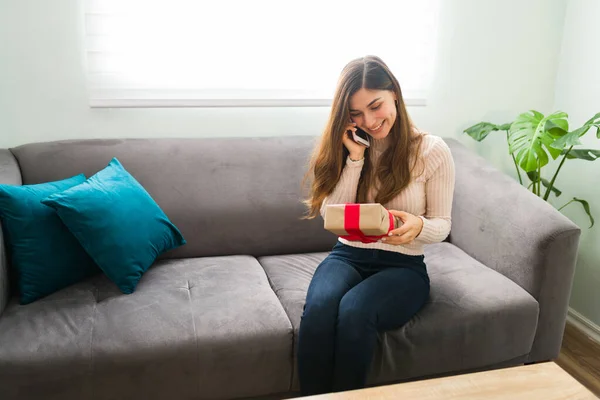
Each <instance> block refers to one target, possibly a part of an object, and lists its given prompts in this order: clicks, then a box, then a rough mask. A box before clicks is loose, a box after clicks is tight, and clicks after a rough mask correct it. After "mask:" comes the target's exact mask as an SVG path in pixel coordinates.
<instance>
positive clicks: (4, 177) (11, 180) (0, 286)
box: [0, 149, 22, 315]
mask: <svg viewBox="0 0 600 400" xmlns="http://www.w3.org/2000/svg"><path fill="white" fill-rule="evenodd" d="M0 183H3V184H9V185H21V184H22V181H21V171H20V169H19V164H17V160H16V159H15V157H14V156H13V155H12V153H11V152H10V150H6V149H0ZM9 297H10V279H9V276H8V259H7V255H6V244H5V240H4V234H3V231H2V228H1V225H0V315H2V312H3V311H4V309H5V308H6V304H7V303H8V299H9Z"/></svg>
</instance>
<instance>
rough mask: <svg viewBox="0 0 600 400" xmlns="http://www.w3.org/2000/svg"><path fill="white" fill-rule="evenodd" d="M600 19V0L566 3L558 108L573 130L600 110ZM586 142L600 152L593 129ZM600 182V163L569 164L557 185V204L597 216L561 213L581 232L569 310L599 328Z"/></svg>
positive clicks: (598, 142) (569, 211)
mask: <svg viewBox="0 0 600 400" xmlns="http://www.w3.org/2000/svg"><path fill="white" fill-rule="evenodd" d="M599 15H600V1H598V0H569V1H568V7H567V14H566V20H565V29H564V35H563V42H562V49H561V55H560V64H559V65H560V66H559V70H558V76H557V80H556V96H555V99H554V109H555V110H562V111H565V112H567V113H568V114H569V125H570V129H575V128H578V127H580V126H581V125H582V124H583V123H584V122H585V121H587V120H588V119H589V118H591V117H592V116H593V115H595V114H596V113H598V112H600V51H598V49H599V48H600V30H598V23H597V22H598V16H599ZM582 142H583V144H584V145H585V147H587V148H596V149H600V140H598V139H597V138H596V130H595V129H593V130H592V131H591V132H588V133H587V135H586V136H585V137H584V138H583V140H582ZM554 164H556V163H554ZM555 167H556V165H554V168H552V171H554V170H555ZM599 183H600V161H594V162H587V161H579V160H573V161H570V160H569V161H568V162H566V163H565V165H564V166H563V168H562V169H561V172H560V174H559V178H558V179H557V181H556V186H557V187H558V188H560V189H561V190H563V194H562V195H561V196H560V197H559V198H558V199H556V200H554V201H553V203H554V204H556V205H557V206H559V207H560V206H562V205H563V204H565V203H566V202H567V201H569V200H570V199H572V198H573V197H578V198H583V199H586V200H588V201H589V203H590V207H591V209H592V213H593V215H594V217H595V220H596V225H594V227H593V228H592V229H588V226H589V220H588V217H587V215H586V214H585V213H584V211H583V209H582V208H581V206H579V205H578V204H570V205H569V206H567V207H565V208H564V209H563V212H564V214H565V215H567V216H568V217H569V218H571V219H572V220H573V221H575V222H576V223H577V224H578V225H579V226H580V227H581V228H582V236H581V243H580V251H579V260H578V262H577V269H576V271H575V281H574V284H573V291H572V295H571V308H573V309H574V310H576V311H577V312H579V313H580V314H582V315H583V316H584V317H586V318H588V319H589V320H590V321H592V322H593V323H594V324H596V325H597V326H600V246H599V244H600V186H599ZM559 199H560V200H559Z"/></svg>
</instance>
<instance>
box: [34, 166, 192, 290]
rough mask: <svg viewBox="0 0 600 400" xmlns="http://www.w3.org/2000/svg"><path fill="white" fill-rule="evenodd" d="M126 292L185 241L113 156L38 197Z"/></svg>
mask: <svg viewBox="0 0 600 400" xmlns="http://www.w3.org/2000/svg"><path fill="white" fill-rule="evenodd" d="M42 203H43V204H45V205H47V206H50V207H52V208H53V209H55V210H56V212H57V213H58V215H59V217H60V218H61V220H62V221H63V222H64V224H65V225H66V226H67V227H68V228H69V230H70V231H71V232H72V233H73V234H74V235H75V237H76V238H77V240H79V243H81V245H82V246H83V248H84V249H85V250H86V251H87V252H88V254H89V255H90V256H91V257H92V259H93V260H94V261H95V262H96V264H98V266H99V267H100V269H102V271H104V273H105V274H106V276H108V278H109V279H110V280H111V281H113V282H114V283H115V284H116V285H117V286H118V287H119V289H120V290H121V292H123V293H126V294H129V293H133V292H134V291H135V288H136V286H137V284H138V282H139V280H140V279H141V277H142V275H143V274H144V273H145V272H146V271H147V270H148V268H150V266H151V265H152V263H154V261H155V260H156V258H157V257H158V256H159V255H160V254H161V253H164V252H166V251H168V250H171V249H174V248H176V247H179V246H181V245H183V244H185V243H186V241H185V239H184V238H183V236H182V235H181V233H180V232H179V230H178V229H177V227H176V226H175V225H173V223H171V221H170V220H169V218H167V216H166V215H165V213H164V212H163V211H162V210H161V209H160V207H159V206H158V204H156V202H155V201H154V200H153V199H152V197H150V195H149V194H148V192H146V190H145V189H144V188H143V187H142V185H141V184H140V183H139V182H138V181H137V180H136V179H135V178H134V177H133V176H132V175H131V174H130V173H129V172H127V171H126V170H125V168H123V166H122V165H121V163H120V162H119V161H118V160H117V159H116V158H113V159H112V161H111V162H110V163H109V164H108V166H107V167H106V168H104V169H103V170H101V171H100V172H98V173H97V174H95V175H93V176H92V177H90V178H89V179H88V180H87V181H85V182H84V183H82V184H80V185H77V186H75V187H72V188H70V189H68V190H65V191H63V192H61V193H56V194H53V195H51V196H49V197H48V198H46V199H45V200H43V201H42Z"/></svg>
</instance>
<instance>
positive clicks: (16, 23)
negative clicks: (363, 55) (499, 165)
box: [0, 0, 565, 162]
mask: <svg viewBox="0 0 600 400" xmlns="http://www.w3.org/2000/svg"><path fill="white" fill-rule="evenodd" d="M442 3H443V7H444V9H443V10H442V13H441V24H440V43H439V47H438V48H439V54H438V56H437V61H436V81H435V85H434V88H433V93H432V96H431V99H430V102H429V105H428V106H427V107H415V108H411V109H410V110H409V111H410V112H411V113H412V115H413V118H414V119H415V121H416V122H417V123H418V124H419V125H420V127H421V128H423V129H427V130H430V131H431V132H433V133H435V134H438V135H440V136H455V135H460V132H461V131H462V129H464V128H465V127H467V126H469V125H470V124H473V123H475V122H478V121H479V120H480V119H493V120H498V121H500V120H504V119H510V118H512V117H514V116H515V115H516V114H517V113H518V112H520V111H522V110H523V109H528V108H538V109H540V110H547V109H549V107H551V106H552V99H553V93H554V92H553V87H554V80H555V76H556V66H557V59H558V58H557V57H558V51H559V48H560V37H561V27H562V24H563V12H564V8H565V0H551V1H549V0H528V1H525V2H524V1H521V0H486V1H480V0H443V1H442ZM82 4H83V3H82V0H61V1H42V0H3V1H2V2H0V57H1V59H0V89H1V90H0V147H12V146H16V145H20V144H24V143H29V142H37V141H46V140H56V139H69V138H99V137H103V138H106V137H111V138H112V137H160V136H176V137H190V136H250V135H265V136H266V135H269V136H270V135H292V134H302V135H317V134H319V133H320V131H321V129H322V127H323V125H324V123H325V119H326V118H327V115H328V110H327V108H318V107H317V108H222V109H218V108H203V109H202V108H188V109H90V108H89V107H88V106H87V97H86V88H85V79H84V70H83V68H82V57H83V56H82V50H81V49H82V44H81V40H82V31H83V28H82V17H81V15H82ZM315 62H316V61H315ZM466 142H467V143H468V144H469V145H473V146H474V143H471V141H470V139H468V140H467V141H466ZM494 147H495V146H494V144H493V143H492V141H490V144H484V145H482V146H478V148H479V151H481V152H483V153H485V154H486V155H487V156H489V157H490V158H492V159H493V158H494V157H497V158H499V160H501V161H502V162H503V161H504V157H503V155H499V156H496V155H493V154H491V153H490V152H489V150H490V149H492V148H494Z"/></svg>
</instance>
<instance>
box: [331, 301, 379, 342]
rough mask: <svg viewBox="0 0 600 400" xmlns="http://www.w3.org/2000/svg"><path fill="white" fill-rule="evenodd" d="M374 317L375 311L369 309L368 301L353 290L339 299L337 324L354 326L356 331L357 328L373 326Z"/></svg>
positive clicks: (348, 326)
mask: <svg viewBox="0 0 600 400" xmlns="http://www.w3.org/2000/svg"><path fill="white" fill-rule="evenodd" d="M375 319H376V313H375V312H374V311H373V310H371V309H370V307H369V304H368V301H367V300H365V299H363V298H361V296H358V295H357V294H356V293H355V292H348V293H347V294H346V295H345V296H344V297H343V298H342V300H341V301H340V306H339V309H338V326H342V327H347V328H355V329H356V331H357V332H358V331H359V329H358V328H364V327H365V326H367V327H368V326H369V325H372V326H375ZM353 330H354V329H353Z"/></svg>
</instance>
